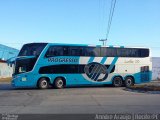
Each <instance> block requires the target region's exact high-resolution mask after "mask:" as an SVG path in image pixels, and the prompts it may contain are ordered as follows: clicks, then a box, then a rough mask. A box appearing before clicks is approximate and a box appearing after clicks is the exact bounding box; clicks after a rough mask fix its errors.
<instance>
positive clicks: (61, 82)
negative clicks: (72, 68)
mask: <svg viewBox="0 0 160 120" xmlns="http://www.w3.org/2000/svg"><path fill="white" fill-rule="evenodd" d="M64 85H65V83H64V80H63V78H61V77H58V78H56V79H55V82H54V87H55V88H56V89H62V88H63V87H64Z"/></svg>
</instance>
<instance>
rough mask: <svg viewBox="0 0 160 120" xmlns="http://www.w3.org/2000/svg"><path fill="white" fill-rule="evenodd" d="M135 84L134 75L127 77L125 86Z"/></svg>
mask: <svg viewBox="0 0 160 120" xmlns="http://www.w3.org/2000/svg"><path fill="white" fill-rule="evenodd" d="M133 85H134V79H133V78H132V77H127V78H126V79H125V86H126V87H130V86H133Z"/></svg>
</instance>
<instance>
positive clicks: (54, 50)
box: [45, 46, 68, 57]
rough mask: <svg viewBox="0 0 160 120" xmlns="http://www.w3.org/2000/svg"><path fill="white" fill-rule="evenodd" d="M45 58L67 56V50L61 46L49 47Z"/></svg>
mask: <svg viewBox="0 0 160 120" xmlns="http://www.w3.org/2000/svg"><path fill="white" fill-rule="evenodd" d="M45 56H46V57H53V56H68V48H67V47H62V46H51V47H49V49H48V51H47V52H46V55H45Z"/></svg>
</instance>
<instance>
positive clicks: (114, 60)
mask: <svg viewBox="0 0 160 120" xmlns="http://www.w3.org/2000/svg"><path fill="white" fill-rule="evenodd" d="M117 60H118V57H115V58H114V59H113V61H112V63H111V65H110V66H109V68H108V73H110V72H111V70H112V69H113V67H114V65H115V64H116V62H117Z"/></svg>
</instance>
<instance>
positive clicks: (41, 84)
mask: <svg viewBox="0 0 160 120" xmlns="http://www.w3.org/2000/svg"><path fill="white" fill-rule="evenodd" d="M38 88H39V89H48V88H49V82H48V79H47V78H41V79H40V80H39V81H38Z"/></svg>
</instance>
